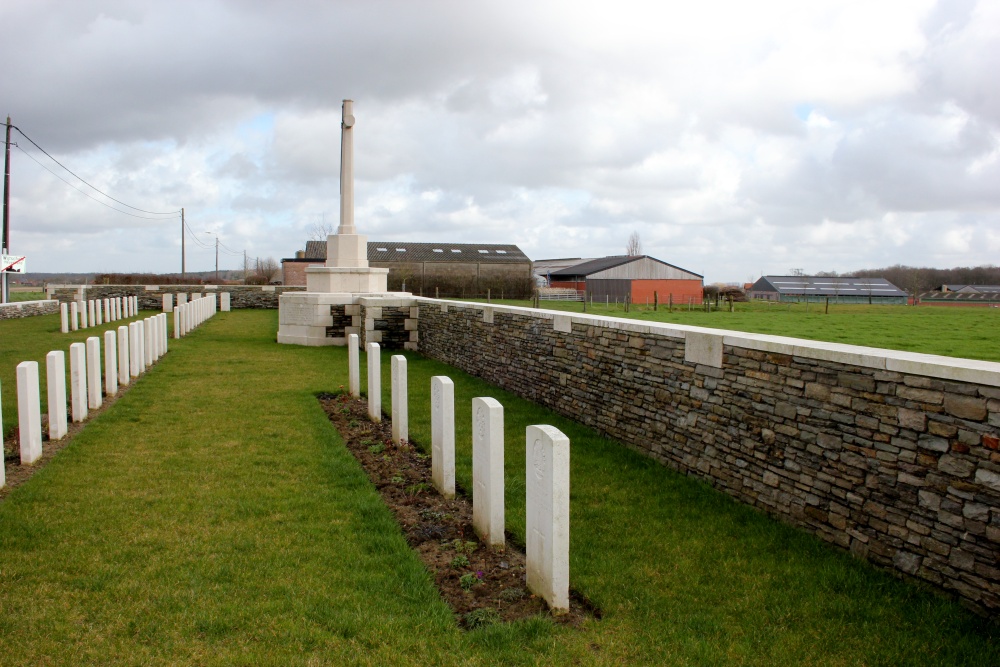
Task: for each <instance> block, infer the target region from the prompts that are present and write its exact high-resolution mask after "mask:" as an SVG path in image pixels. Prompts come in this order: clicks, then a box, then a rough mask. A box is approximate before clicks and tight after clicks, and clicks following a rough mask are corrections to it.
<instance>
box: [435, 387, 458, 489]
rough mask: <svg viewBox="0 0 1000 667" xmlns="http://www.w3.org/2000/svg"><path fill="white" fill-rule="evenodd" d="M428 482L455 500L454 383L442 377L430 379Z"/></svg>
mask: <svg viewBox="0 0 1000 667" xmlns="http://www.w3.org/2000/svg"><path fill="white" fill-rule="evenodd" d="M431 481H432V482H434V488H436V489H437V490H438V492H439V493H440V494H441V495H442V496H444V497H445V498H454V497H455V383H454V382H452V381H451V378H449V377H445V376H444V375H435V376H434V377H432V378H431Z"/></svg>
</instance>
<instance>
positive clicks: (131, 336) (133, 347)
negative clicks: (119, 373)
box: [128, 322, 142, 378]
mask: <svg viewBox="0 0 1000 667" xmlns="http://www.w3.org/2000/svg"><path fill="white" fill-rule="evenodd" d="M128 362H129V372H130V373H131V375H132V377H134V378H135V377H139V373H141V372H142V369H141V368H139V323H138V322H129V323H128Z"/></svg>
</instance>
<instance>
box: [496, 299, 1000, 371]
mask: <svg viewBox="0 0 1000 667" xmlns="http://www.w3.org/2000/svg"><path fill="white" fill-rule="evenodd" d="M493 303H502V304H506V305H513V306H530V305H531V302H530V301H509V300H508V301H497V300H494V301H493ZM541 307H542V308H545V309H549V310H561V311H567V312H577V313H579V312H583V303H582V302H579V301H543V302H542V305H541ZM735 308H736V311H735V312H729V311H728V310H725V309H723V310H722V311H715V310H713V311H712V312H711V313H706V312H704V311H702V310H690V311H689V310H688V309H687V306H675V307H674V309H673V311H672V312H668V311H667V307H666V306H665V305H663V304H661V305H660V306H659V307H658V308H657V310H655V311H654V310H653V307H652V306H648V307H647V306H646V305H645V304H642V305H639V306H632V307H631V308H630V309H629V312H628V313H626V312H625V309H624V307H623V306H621V305H617V306H616V305H615V304H611V305H610V306H605V305H604V304H593V306H591V305H588V307H587V312H588V313H591V314H594V315H608V316H611V317H623V318H628V319H634V320H639V321H645V322H672V323H676V324H690V325H694V326H700V327H712V328H716V329H729V330H733V331H746V332H751V333H763V334H773V335H776V336H791V337H793V338H807V339H810V340H822V341H829V342H833V343H849V344H851V345H865V346H870V347H883V348H889V349H891V350H906V351H909V352H924V353H926V354H941V355H944V356H948V357H964V358H967V359H982V360H985V361H1000V334H998V333H997V332H998V331H1000V308H958V307H951V308H948V307H935V306H919V307H916V308H914V307H912V306H869V305H837V304H833V305H831V306H830V312H829V314H827V313H826V312H825V307H824V305H823V304H819V303H811V304H804V303H795V304H788V303H782V304H778V303H775V304H768V303H766V302H760V301H756V302H751V303H737V304H735Z"/></svg>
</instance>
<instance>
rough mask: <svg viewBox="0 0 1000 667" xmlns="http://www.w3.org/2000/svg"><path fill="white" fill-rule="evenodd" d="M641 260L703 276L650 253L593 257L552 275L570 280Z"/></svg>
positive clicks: (699, 276) (556, 278)
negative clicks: (651, 255)
mask: <svg viewBox="0 0 1000 667" xmlns="http://www.w3.org/2000/svg"><path fill="white" fill-rule="evenodd" d="M640 260H647V261H651V262H656V263H659V264H662V265H664V266H668V267H670V268H672V269H676V270H677V271H681V272H683V273H688V274H690V275H692V276H694V277H696V278H702V277H703V276H702V275H701V274H698V273H694V272H693V271H688V270H687V269H682V268H681V267H679V266H674V265H673V264H668V263H667V262H664V261H663V260H661V259H656V258H655V257H650V256H649V255H612V256H610V257H601V258H599V259H592V260H590V261H587V262H583V263H582V264H576V265H575V266H570V267H568V268H565V269H562V270H560V271H553V272H552V274H551V276H552V278H553V279H555V280H569V279H572V278H577V277H581V276H582V277H586V276H591V275H593V274H595V273H600V272H602V271H607V270H608V269H612V268H614V267H617V266H622V265H625V264H630V263H632V262H638V261H640Z"/></svg>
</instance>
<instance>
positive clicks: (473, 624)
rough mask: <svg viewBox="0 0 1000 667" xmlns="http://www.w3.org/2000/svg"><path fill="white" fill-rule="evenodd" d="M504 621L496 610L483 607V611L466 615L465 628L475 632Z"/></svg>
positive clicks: (479, 610)
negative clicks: (477, 629)
mask: <svg viewBox="0 0 1000 667" xmlns="http://www.w3.org/2000/svg"><path fill="white" fill-rule="evenodd" d="M502 620H503V619H502V618H501V617H500V612H498V611H497V610H496V609H493V608H492V607H483V608H482V609H476V610H475V611H470V612H469V613H468V614H466V615H465V627H467V628H468V629H470V630H475V629H476V628H485V627H486V626H488V625H494V624H496V623H499V622H500V621H502Z"/></svg>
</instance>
